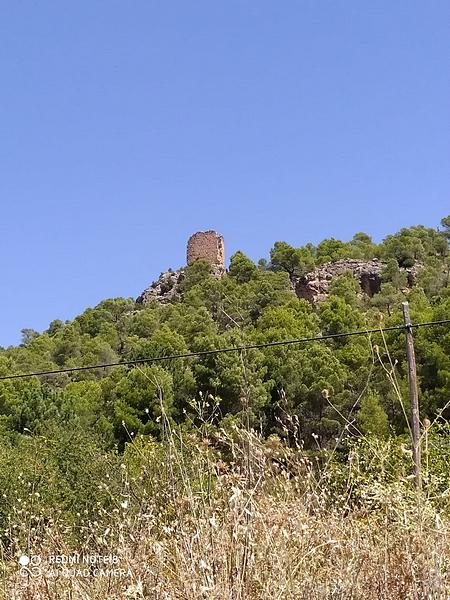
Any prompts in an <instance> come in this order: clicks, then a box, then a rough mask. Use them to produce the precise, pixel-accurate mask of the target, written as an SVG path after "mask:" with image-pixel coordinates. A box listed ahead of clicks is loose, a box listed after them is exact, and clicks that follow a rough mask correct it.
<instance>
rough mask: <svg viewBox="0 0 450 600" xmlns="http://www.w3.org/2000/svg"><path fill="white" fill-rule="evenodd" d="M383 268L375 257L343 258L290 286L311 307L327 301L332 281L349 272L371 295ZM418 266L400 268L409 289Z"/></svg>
mask: <svg viewBox="0 0 450 600" xmlns="http://www.w3.org/2000/svg"><path fill="white" fill-rule="evenodd" d="M384 266H385V264H384V263H383V262H382V261H381V260H379V259H378V258H374V259H372V260H359V259H355V258H346V259H342V260H337V261H335V262H329V263H325V264H324V265H321V266H320V267H317V268H316V269H314V270H313V271H311V272H310V273H307V274H306V275H304V276H303V277H298V278H295V279H294V280H293V281H292V285H293V288H294V291H295V293H296V294H297V296H298V297H299V298H305V299H306V300H308V301H309V302H311V303H312V304H317V303H319V302H323V301H324V300H326V299H327V298H328V295H329V288H330V284H331V282H332V281H333V279H335V278H336V277H339V275H342V274H343V273H347V272H350V273H352V275H353V276H354V277H355V278H356V279H357V280H358V282H359V284H360V286H361V291H362V292H364V293H365V294H367V295H368V296H373V295H374V294H377V293H378V292H379V291H380V286H381V273H382V271H383V268H384ZM421 266H422V265H420V264H418V263H417V264H416V265H414V266H413V267H410V268H407V269H400V270H401V271H403V272H404V273H405V274H406V276H407V280H408V285H409V286H412V285H413V284H414V281H415V279H416V276H417V273H418V272H419V271H420V268H421Z"/></svg>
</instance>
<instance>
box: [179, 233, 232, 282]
mask: <svg viewBox="0 0 450 600" xmlns="http://www.w3.org/2000/svg"><path fill="white" fill-rule="evenodd" d="M199 258H203V259H205V260H207V261H208V262H209V263H210V264H211V266H212V267H213V271H214V273H215V274H216V275H223V273H225V248H224V243H223V237H222V236H221V235H219V234H218V233H216V232H215V231H199V232H197V233H194V235H191V237H190V238H189V240H188V244H187V264H188V265H190V264H192V263H193V262H194V261H196V260H198V259H199Z"/></svg>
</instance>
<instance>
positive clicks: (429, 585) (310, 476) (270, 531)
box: [1, 432, 450, 600]
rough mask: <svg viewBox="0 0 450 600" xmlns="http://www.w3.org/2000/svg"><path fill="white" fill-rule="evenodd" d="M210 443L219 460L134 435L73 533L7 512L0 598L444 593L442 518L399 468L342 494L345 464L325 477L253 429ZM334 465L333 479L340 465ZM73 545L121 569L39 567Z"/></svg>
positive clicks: (197, 444)
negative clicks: (107, 503)
mask: <svg viewBox="0 0 450 600" xmlns="http://www.w3.org/2000/svg"><path fill="white" fill-rule="evenodd" d="M214 441H215V442H216V444H215V445H217V444H219V445H220V446H221V450H222V454H223V453H224V452H225V454H226V455H227V461H226V462H223V461H222V460H221V459H220V457H219V455H218V452H217V450H216V448H215V447H214V446H215V445H214V444H213V446H211V439H205V438H203V439H202V438H201V437H194V436H191V439H189V440H188V441H186V439H183V440H182V439H181V438H179V437H178V436H177V435H176V434H174V433H173V432H169V436H168V438H167V441H166V444H165V446H164V449H163V453H161V452H160V451H159V450H158V447H157V445H156V444H154V443H153V444H152V443H147V442H142V443H141V442H135V443H134V444H133V445H132V446H131V447H130V449H129V451H128V455H127V456H126V460H125V463H126V464H125V465H124V468H123V474H122V477H123V493H122V494H121V496H120V498H118V499H117V508H115V509H113V510H112V511H111V512H109V513H108V514H106V513H105V514H103V516H101V515H100V516H99V520H98V521H95V522H92V521H91V522H89V523H84V526H85V530H84V531H83V530H80V531H78V542H75V541H74V540H75V538H74V537H73V533H74V530H73V529H70V528H69V527H66V526H64V525H63V523H62V521H60V520H59V519H58V518H56V517H55V519H54V520H50V521H47V522H45V523H41V525H40V526H39V527H36V528H35V530H33V531H30V530H29V529H27V526H26V525H25V523H26V522H27V520H26V519H25V518H24V516H23V515H19V514H18V515H17V522H16V523H14V524H12V530H11V531H14V535H11V544H10V545H9V546H8V547H4V548H3V555H2V562H1V564H2V570H3V577H2V587H1V594H2V596H1V597H2V598H4V599H5V600H6V599H8V600H15V599H36V600H38V599H41V598H42V599H47V600H48V599H59V598H71V599H83V600H88V599H92V600H94V599H96V600H100V599H102V600H103V599H105V600H106V599H126V598H136V599H138V598H151V599H155V600H175V599H177V600H178V599H180V600H181V599H186V600H192V599H197V598H198V599H201V598H205V599H210V600H231V599H233V600H256V599H264V600H266V599H280V600H282V599H283V600H285V599H292V600H294V599H295V600H300V599H305V600H314V599H317V600H319V599H320V600H323V599H345V600H349V599H355V600H357V599H364V600H370V599H377V600H378V599H384V598H385V599H389V600H397V599H398V600H406V599H409V598H411V599H413V600H419V599H425V598H427V599H428V598H429V599H440V598H442V599H444V598H449V597H450V577H449V566H450V565H449V562H450V549H449V539H450V538H449V534H450V522H449V521H448V519H447V517H446V516H444V513H439V512H438V511H437V510H436V509H435V508H433V506H432V504H431V503H430V502H429V501H428V500H427V498H426V496H425V495H423V496H422V497H421V498H418V497H417V496H416V495H415V493H413V491H412V490H411V485H410V481H409V480H408V479H406V478H402V477H399V478H397V479H396V480H393V481H391V482H389V483H385V484H383V485H380V484H377V483H376V482H372V483H370V482H368V483H367V485H365V486H364V485H363V484H361V488H360V489H359V490H358V500H357V501H354V500H352V498H354V497H355V495H354V491H355V489H354V488H355V479H353V480H352V481H350V478H348V476H347V475H346V473H345V469H347V471H348V469H349V467H348V466H346V467H345V468H344V469H343V471H342V473H343V477H341V482H342V481H344V483H343V484H342V483H340V484H339V485H336V479H335V474H333V473H330V472H328V473H326V472H324V471H323V470H322V471H319V470H318V469H315V468H313V467H312V465H311V463H310V462H309V460H307V459H306V458H305V456H304V455H303V454H302V453H301V452H300V451H298V452H296V453H292V452H288V451H287V450H284V449H283V448H282V447H281V445H280V444H278V443H277V442H276V441H275V442H272V443H267V442H266V443H264V442H263V441H262V440H261V439H259V438H258V436H257V435H255V434H254V433H245V432H235V433H234V435H233V436H226V435H225V434H223V435H222V436H221V438H220V439H219V440H217V439H216V440H214ZM327 468H328V469H330V468H331V467H330V466H328V467H327ZM319 472H320V475H319V474H318V473H319ZM336 473H337V477H338V480H339V477H340V476H342V473H341V474H340V475H339V473H338V472H336ZM346 477H347V482H346V483H345V481H346V479H345V478H346ZM330 481H334V485H333V486H330ZM364 498H366V499H367V501H364ZM12 521H14V515H12ZM22 524H23V525H22ZM77 544H78V545H77ZM75 550H76V551H78V552H79V553H80V554H81V555H103V556H104V555H110V554H111V555H115V556H117V560H118V563H117V564H116V565H111V564H106V565H100V566H101V568H103V569H105V570H107V569H114V568H118V569H122V570H123V571H124V572H125V573H122V572H120V571H116V572H113V573H107V572H105V573H103V574H102V575H99V573H98V572H97V573H94V572H92V571H91V573H90V574H88V573H87V572H86V571H85V572H83V573H80V572H78V573H77V572H73V573H70V572H69V573H61V572H60V573H59V576H58V577H54V576H52V574H51V572H50V571H51V564H50V562H49V561H50V557H51V556H52V555H73V552H74V551H75ZM25 553H26V554H35V555H39V556H40V557H41V560H42V562H41V565H40V569H41V572H40V574H38V575H36V576H32V574H29V575H26V574H25V575H21V574H20V573H19V567H18V562H17V561H18V557H19V556H20V555H21V554H25ZM96 566H97V567H99V565H98V564H97V565H96ZM29 567H31V565H29ZM61 567H62V566H61V565H59V566H58V568H59V569H61ZM74 568H75V569H76V568H81V569H85V568H86V565H76V564H75V565H71V566H69V569H74Z"/></svg>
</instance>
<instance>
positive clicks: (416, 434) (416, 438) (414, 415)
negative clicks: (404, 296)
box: [402, 302, 422, 489]
mask: <svg viewBox="0 0 450 600" xmlns="http://www.w3.org/2000/svg"><path fill="white" fill-rule="evenodd" d="M402 307H403V321H404V323H405V336H406V356H407V359H408V382H409V401H410V405H411V432H412V458H413V463H414V480H415V482H416V488H417V489H420V488H421V486H422V478H421V472H420V420H419V396H418V392H417V371H416V354H415V352H414V340H413V335H412V327H411V318H410V316H409V303H408V302H402Z"/></svg>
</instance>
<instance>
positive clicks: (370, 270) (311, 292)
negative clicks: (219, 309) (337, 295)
mask: <svg viewBox="0 0 450 600" xmlns="http://www.w3.org/2000/svg"><path fill="white" fill-rule="evenodd" d="M198 259H204V260H207V261H208V262H209V263H210V264H211V270H212V273H213V274H214V275H215V276H216V277H222V276H223V275H224V274H225V273H226V269H225V256H224V243H223V237H222V236H221V235H219V234H217V233H216V232H215V231H205V232H203V231H200V232H198V233H195V234H194V235H192V236H191V237H190V238H189V241H188V247H187V260H188V265H190V264H192V263H193V262H195V261H196V260H198ZM384 266H385V263H384V262H383V261H381V260H379V259H378V258H374V259H372V260H359V259H354V258H347V259H342V260H337V261H334V262H328V263H325V264H323V265H321V266H320V267H317V268H315V269H313V270H312V271H310V272H309V273H306V275H304V276H303V277H294V278H292V290H293V292H294V293H295V294H296V295H297V296H298V297H299V298H304V299H306V300H308V302H311V304H318V303H320V302H323V301H324V300H326V299H327V298H328V295H329V288H330V285H331V282H332V281H333V280H334V279H335V278H336V277H339V275H342V274H343V273H347V272H350V273H352V274H353V276H354V277H355V279H357V281H358V282H359V284H360V286H361V291H362V292H363V293H364V294H367V295H368V296H373V295H374V294H377V293H378V292H379V291H380V287H381V273H382V271H383V268H384ZM420 269H421V265H420V264H419V263H417V264H416V265H414V266H413V267H410V268H403V269H401V271H403V272H404V273H405V274H406V275H407V281H408V285H409V286H412V285H413V283H414V281H415V279H416V276H417V273H418V271H419V270H420ZM183 278H184V269H183V268H182V269H178V270H177V271H172V270H169V271H166V272H164V273H161V275H160V276H159V279H158V280H157V281H155V282H153V283H152V284H151V285H150V286H149V287H148V288H146V289H145V290H144V291H143V292H142V294H141V295H140V296H139V297H138V298H137V300H136V301H137V302H139V303H141V304H148V303H149V302H152V301H153V300H156V301H158V302H160V303H162V304H167V303H169V302H175V301H176V300H178V299H180V298H181V296H182V290H181V285H180V284H181V282H182V281H183Z"/></svg>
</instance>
